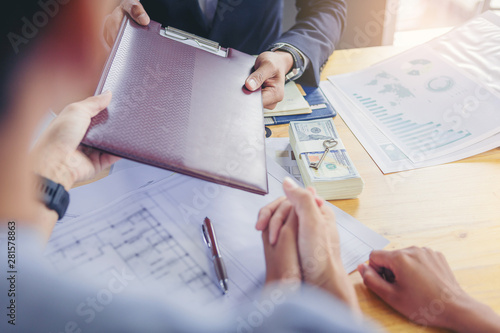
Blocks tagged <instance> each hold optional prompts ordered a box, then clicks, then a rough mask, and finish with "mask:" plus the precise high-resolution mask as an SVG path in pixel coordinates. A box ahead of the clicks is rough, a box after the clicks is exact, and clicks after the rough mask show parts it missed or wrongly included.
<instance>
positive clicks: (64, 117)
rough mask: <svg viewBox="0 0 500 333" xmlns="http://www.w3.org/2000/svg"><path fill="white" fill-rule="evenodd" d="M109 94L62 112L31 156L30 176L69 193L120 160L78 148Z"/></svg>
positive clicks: (104, 105)
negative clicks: (49, 182)
mask: <svg viewBox="0 0 500 333" xmlns="http://www.w3.org/2000/svg"><path fill="white" fill-rule="evenodd" d="M110 101H111V92H107V93H104V94H102V95H98V96H93V97H89V98H87V99H85V100H83V101H80V102H77V103H73V104H70V105H68V106H67V107H66V108H64V109H63V110H62V111H61V113H60V114H59V115H58V116H57V118H55V119H54V120H53V121H52V123H51V124H50V125H49V127H48V128H47V130H46V131H45V132H44V133H43V134H42V136H41V137H40V139H39V140H38V142H37V143H36V145H35V147H34V148H33V150H32V152H31V159H32V165H33V168H34V170H33V171H34V172H35V173H37V174H39V175H41V176H44V177H46V178H49V179H50V180H52V181H54V182H56V183H59V184H61V185H63V186H64V188H65V189H66V190H69V189H70V188H71V187H72V186H73V184H74V183H75V182H77V181H84V180H88V179H92V178H93V177H94V176H95V175H96V174H97V173H99V172H100V171H101V170H102V169H105V168H107V167H109V166H110V165H111V164H113V163H115V162H116V161H118V160H119V159H120V158H119V157H116V156H113V155H109V154H105V153H103V152H100V151H96V150H93V149H91V148H88V147H82V146H80V142H81V141H82V139H83V137H84V135H85V133H86V132H87V129H88V127H89V125H90V121H91V118H92V117H94V116H95V115H97V114H98V113H99V112H100V111H101V110H103V109H105V108H106V107H107V106H108V104H109V102H110Z"/></svg>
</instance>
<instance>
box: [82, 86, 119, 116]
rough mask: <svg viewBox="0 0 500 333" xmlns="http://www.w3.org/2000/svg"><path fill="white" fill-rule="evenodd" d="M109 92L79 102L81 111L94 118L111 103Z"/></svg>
mask: <svg viewBox="0 0 500 333" xmlns="http://www.w3.org/2000/svg"><path fill="white" fill-rule="evenodd" d="M111 97H112V94H111V91H109V90H108V91H105V92H103V93H102V94H100V95H96V96H92V97H88V98H87V99H85V100H83V101H82V102H81V104H82V107H83V108H82V110H85V111H87V112H88V114H89V116H90V117H91V118H92V117H95V116H96V115H97V114H98V113H99V112H101V111H102V110H104V109H105V108H106V107H107V106H108V105H109V103H110V102H111Z"/></svg>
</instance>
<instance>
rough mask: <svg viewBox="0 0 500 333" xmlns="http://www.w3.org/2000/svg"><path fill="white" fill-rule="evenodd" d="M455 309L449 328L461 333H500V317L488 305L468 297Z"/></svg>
mask: <svg viewBox="0 0 500 333" xmlns="http://www.w3.org/2000/svg"><path fill="white" fill-rule="evenodd" d="M453 307H454V308H453V311H452V313H453V314H452V316H450V318H449V326H448V327H447V328H449V329H452V330H454V331H456V332H460V333H462V332H463V333H471V332H500V316H499V315H498V314H497V313H495V312H494V311H493V309H491V308H490V307H489V306H487V305H486V304H483V303H481V302H479V301H477V300H475V299H473V298H472V297H470V296H468V295H467V296H465V297H463V298H461V299H459V300H457V302H455V304H454V305H453Z"/></svg>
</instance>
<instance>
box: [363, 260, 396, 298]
mask: <svg viewBox="0 0 500 333" xmlns="http://www.w3.org/2000/svg"><path fill="white" fill-rule="evenodd" d="M358 271H359V273H360V274H361V277H362V278H363V283H364V284H365V286H367V287H368V289H370V290H371V291H373V292H374V293H375V294H377V295H378V296H379V297H380V298H382V299H383V300H387V299H388V298H389V297H390V296H391V295H392V294H393V293H394V291H395V287H394V285H392V284H390V283H389V282H387V281H386V280H384V279H383V278H382V277H381V276H380V275H379V274H378V273H377V271H375V269H373V267H370V266H369V265H366V264H361V265H359V266H358Z"/></svg>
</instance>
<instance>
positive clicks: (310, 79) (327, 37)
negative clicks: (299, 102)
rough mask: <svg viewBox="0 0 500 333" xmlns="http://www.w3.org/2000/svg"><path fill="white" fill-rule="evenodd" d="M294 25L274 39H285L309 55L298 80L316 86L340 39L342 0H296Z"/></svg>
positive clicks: (344, 12) (284, 41)
mask: <svg viewBox="0 0 500 333" xmlns="http://www.w3.org/2000/svg"><path fill="white" fill-rule="evenodd" d="M296 6H297V9H298V11H299V12H298V14H297V19H296V23H295V25H294V26H293V27H292V28H291V29H290V30H289V31H287V32H285V33H284V34H283V35H282V36H281V37H280V38H279V39H278V40H277V41H276V43H288V44H291V45H293V46H295V47H296V48H297V49H299V50H300V51H301V52H302V53H304V55H305V56H306V57H307V58H309V65H308V67H307V68H306V71H305V72H304V74H303V75H302V77H301V78H300V79H299V80H298V81H299V82H301V83H304V84H305V85H313V86H317V85H318V84H319V79H320V73H321V71H322V70H323V67H324V65H325V63H326V62H327V61H328V57H329V56H330V55H331V54H332V53H333V51H334V50H335V45H336V44H337V43H338V41H339V40H340V36H341V34H342V30H343V28H344V25H345V18H346V11H347V9H346V0H296Z"/></svg>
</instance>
